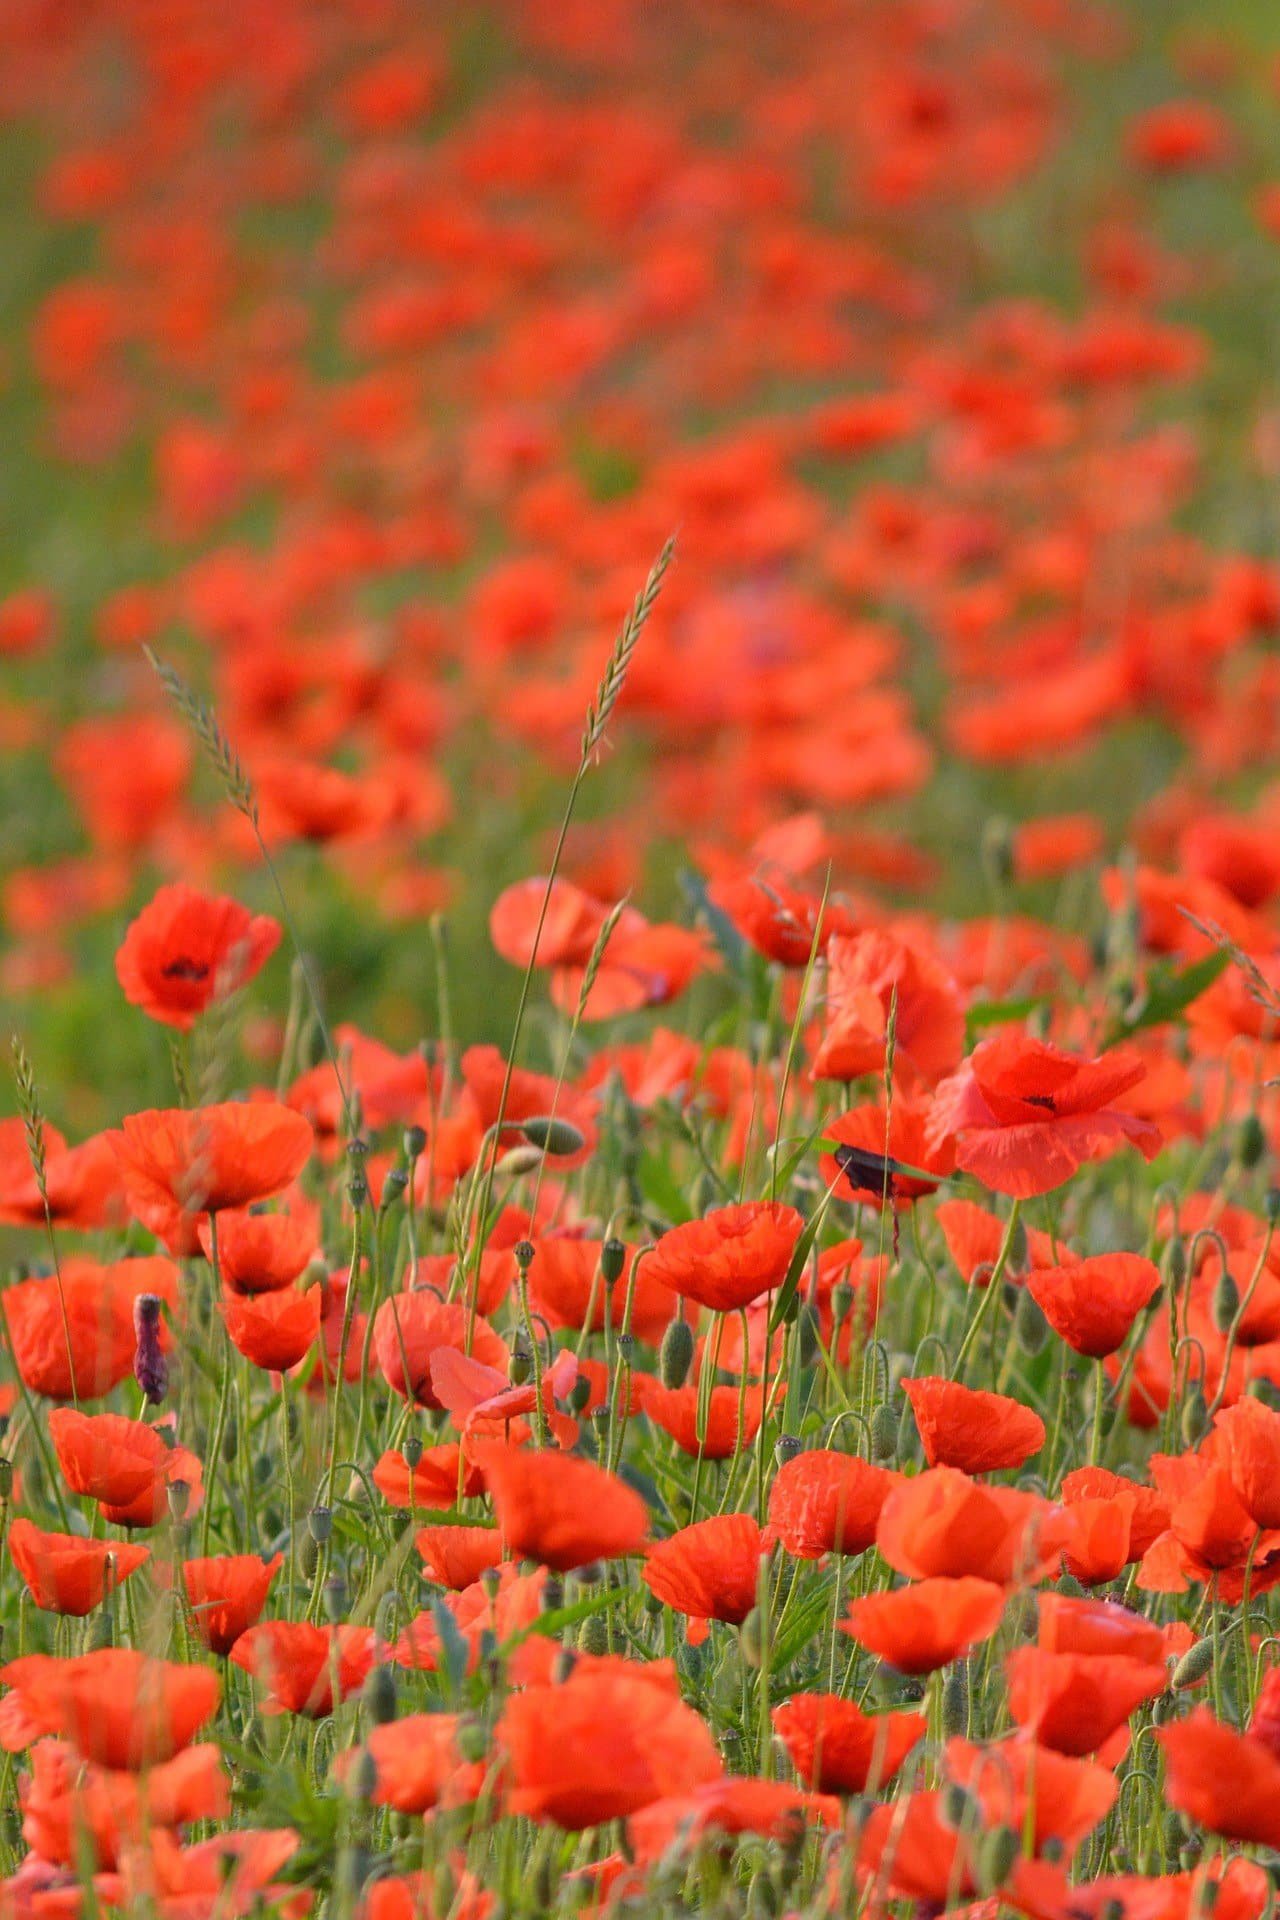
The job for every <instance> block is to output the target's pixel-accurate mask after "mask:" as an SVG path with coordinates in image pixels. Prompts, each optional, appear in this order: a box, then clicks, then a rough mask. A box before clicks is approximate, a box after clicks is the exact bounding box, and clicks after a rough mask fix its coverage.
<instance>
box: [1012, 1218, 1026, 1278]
mask: <svg viewBox="0 0 1280 1920" xmlns="http://www.w3.org/2000/svg"><path fill="white" fill-rule="evenodd" d="M1029 1252H1030V1246H1029V1243H1028V1240H1027V1223H1026V1221H1025V1220H1023V1219H1018V1220H1015V1222H1014V1226H1013V1232H1012V1233H1011V1234H1010V1236H1009V1260H1008V1265H1007V1268H1006V1271H1008V1270H1010V1269H1011V1270H1012V1271H1013V1272H1014V1273H1022V1272H1023V1271H1024V1270H1025V1268H1026V1264H1027V1255H1028V1253H1029Z"/></svg>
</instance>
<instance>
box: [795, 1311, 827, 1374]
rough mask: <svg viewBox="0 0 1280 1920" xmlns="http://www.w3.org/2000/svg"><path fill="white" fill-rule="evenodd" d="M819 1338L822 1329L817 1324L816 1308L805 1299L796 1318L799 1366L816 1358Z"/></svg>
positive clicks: (809, 1363) (807, 1364)
mask: <svg viewBox="0 0 1280 1920" xmlns="http://www.w3.org/2000/svg"><path fill="white" fill-rule="evenodd" d="M821 1339H822V1329H821V1327H820V1326H819V1324H818V1310H817V1308H816V1307H811V1306H810V1305H809V1303H808V1302H807V1301H806V1302H805V1304H804V1306H802V1307H801V1309H800V1313H799V1316H798V1318H797V1320H796V1341H797V1344H798V1346H799V1350H800V1364H801V1366H805V1367H807V1366H809V1365H811V1364H812V1362H813V1361H814V1360H815V1359H816V1358H817V1355H818V1346H819V1343H820V1342H821Z"/></svg>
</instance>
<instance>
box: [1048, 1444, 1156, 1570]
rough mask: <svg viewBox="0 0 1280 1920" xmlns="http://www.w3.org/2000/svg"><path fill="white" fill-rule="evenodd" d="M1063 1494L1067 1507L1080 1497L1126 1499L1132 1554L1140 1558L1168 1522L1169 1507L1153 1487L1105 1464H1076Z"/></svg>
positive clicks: (1063, 1485)
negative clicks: (1128, 1477)
mask: <svg viewBox="0 0 1280 1920" xmlns="http://www.w3.org/2000/svg"><path fill="white" fill-rule="evenodd" d="M1062 1498H1063V1500H1064V1502H1065V1503H1066V1505H1067V1506H1068V1507H1073V1506H1075V1505H1077V1504H1078V1503H1079V1502H1081V1501H1093V1500H1124V1501H1126V1502H1127V1503H1128V1507H1129V1554H1128V1557H1129V1559H1131V1560H1141V1558H1142V1556H1143V1554H1144V1553H1145V1552H1146V1550H1147V1548H1148V1547H1149V1546H1150V1545H1151V1544H1152V1542H1153V1541H1154V1540H1156V1539H1158V1538H1159V1536H1160V1535H1161V1534H1162V1533H1164V1532H1165V1530H1166V1529H1167V1527H1168V1525H1169V1508H1168V1505H1167V1504H1166V1502H1165V1501H1164V1500H1162V1499H1161V1497H1160V1495H1159V1494H1158V1493H1157V1492H1156V1490H1155V1488H1154V1487H1145V1486H1143V1485H1142V1484H1141V1482H1139V1481H1137V1480H1129V1479H1126V1478H1125V1477H1124V1476H1123V1475H1122V1474H1119V1473H1109V1472H1108V1471H1107V1469H1106V1468H1105V1467H1077V1468H1076V1470H1075V1472H1074V1473H1067V1474H1064V1475H1063V1477H1062Z"/></svg>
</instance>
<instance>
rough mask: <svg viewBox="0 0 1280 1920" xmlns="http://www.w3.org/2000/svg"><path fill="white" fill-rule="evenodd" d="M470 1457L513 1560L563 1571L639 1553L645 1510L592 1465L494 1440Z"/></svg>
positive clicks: (625, 1488) (570, 1456)
mask: <svg viewBox="0 0 1280 1920" xmlns="http://www.w3.org/2000/svg"><path fill="white" fill-rule="evenodd" d="M475 1459H476V1462H477V1464H478V1466H479V1467H480V1470H481V1472H482V1473H483V1475H484V1482H485V1486H486V1487H487V1489H488V1491H489V1495H490V1498H491V1499H492V1501H493V1510H494V1513H495V1515H496V1516H497V1521H498V1527H499V1530H500V1532H501V1534H502V1537H503V1539H504V1540H505V1541H506V1542H507V1545H508V1547H509V1548H510V1550H511V1552H512V1553H513V1554H514V1555H515V1556H516V1558H517V1559H523V1560H536V1561H537V1562H538V1563H539V1565H540V1566H544V1567H553V1568H555V1570H556V1571H557V1572H559V1573H568V1572H570V1571H571V1570H572V1569H573V1568H574V1567H585V1566H589V1565H590V1564H591V1562H592V1561H594V1560H614V1559H618V1558H620V1557H621V1556H623V1555H625V1554H630V1553H641V1552H643V1550H644V1542H645V1536H646V1534H647V1533H648V1530H649V1510H648V1508H647V1507H646V1506H645V1503H644V1501H643V1500H642V1499H641V1498H640V1495H639V1494H638V1493H636V1492H635V1491H634V1490H633V1489H632V1488H631V1487H629V1486H628V1485H627V1484H626V1482H625V1481H624V1480H619V1479H618V1477H617V1475H616V1474H612V1473H608V1472H606V1471H605V1469H604V1468H603V1467H598V1466H596V1465H595V1463H594V1462H593V1461H591V1460H582V1459H579V1458H578V1456H577V1455H576V1454H565V1453H551V1452H545V1451H544V1452H537V1453H535V1452H532V1451H525V1450H523V1449H521V1448H519V1447H504V1446H501V1445H497V1444H494V1443H493V1442H486V1443H484V1444H483V1445H482V1446H477V1447H476V1449H475Z"/></svg>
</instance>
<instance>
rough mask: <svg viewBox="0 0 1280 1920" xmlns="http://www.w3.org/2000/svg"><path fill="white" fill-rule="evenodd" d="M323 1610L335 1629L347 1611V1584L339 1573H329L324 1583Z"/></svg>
mask: <svg viewBox="0 0 1280 1920" xmlns="http://www.w3.org/2000/svg"><path fill="white" fill-rule="evenodd" d="M324 1610H325V1612H326V1613H327V1614H328V1616H329V1620H330V1622H331V1624H332V1625H333V1626H335V1627H336V1626H337V1624H338V1622H339V1621H340V1620H341V1619H342V1616H343V1615H344V1614H345V1612H346V1610H347V1583H346V1580H345V1578H344V1577H343V1575H342V1574H340V1573H331V1574H330V1575H329V1578H328V1579H327V1580H326V1581H325V1583H324Z"/></svg>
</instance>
